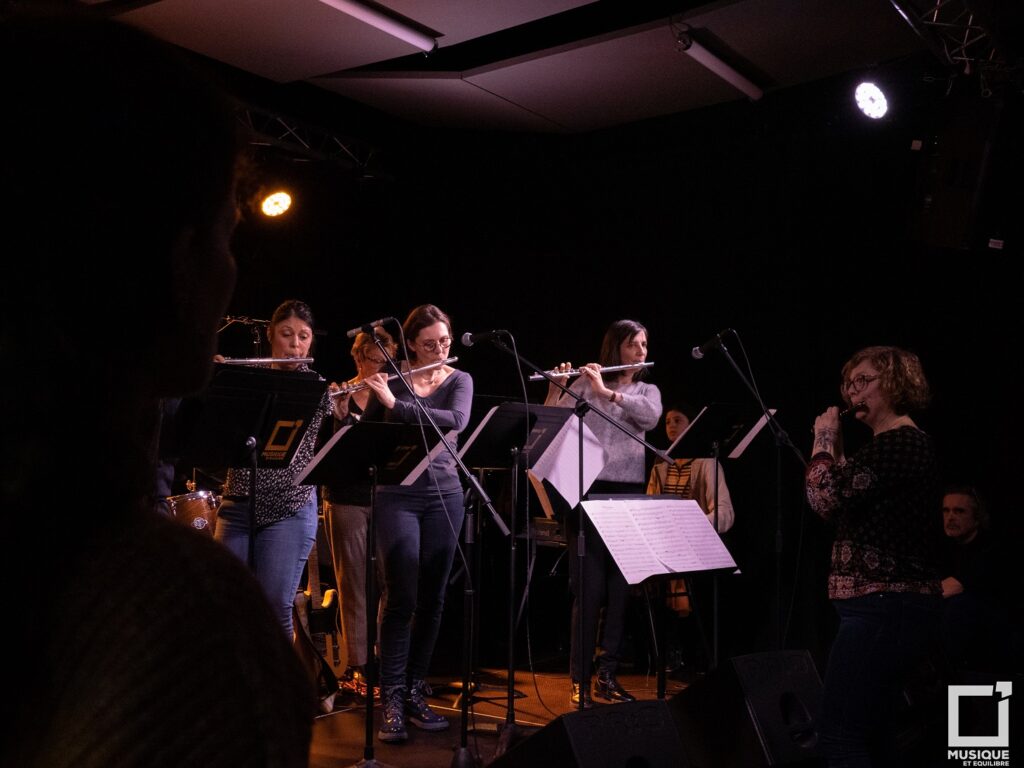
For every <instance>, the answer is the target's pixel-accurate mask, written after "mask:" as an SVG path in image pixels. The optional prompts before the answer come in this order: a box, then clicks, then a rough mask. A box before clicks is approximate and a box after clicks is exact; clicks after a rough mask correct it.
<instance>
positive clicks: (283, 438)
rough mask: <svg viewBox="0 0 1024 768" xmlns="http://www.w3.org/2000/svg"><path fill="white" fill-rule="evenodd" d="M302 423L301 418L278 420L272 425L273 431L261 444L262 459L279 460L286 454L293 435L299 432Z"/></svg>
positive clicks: (290, 445)
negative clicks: (264, 443) (262, 444)
mask: <svg viewBox="0 0 1024 768" xmlns="http://www.w3.org/2000/svg"><path fill="white" fill-rule="evenodd" d="M303 423H304V422H303V421H302V419H298V420H297V421H283V420H282V421H278V422H277V423H276V424H275V425H274V431H273V432H271V433H270V439H268V440H267V444H266V445H265V446H263V458H264V460H267V461H273V460H279V459H283V458H284V457H285V456H287V455H288V449H289V448H291V447H292V443H293V442H294V441H295V436H296V435H297V434H299V431H300V430H301V428H302V425H303ZM279 441H280V442H279Z"/></svg>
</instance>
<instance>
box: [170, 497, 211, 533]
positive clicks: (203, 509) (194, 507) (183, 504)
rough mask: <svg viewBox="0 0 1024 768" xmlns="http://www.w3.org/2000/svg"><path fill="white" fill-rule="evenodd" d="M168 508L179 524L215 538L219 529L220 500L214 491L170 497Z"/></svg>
mask: <svg viewBox="0 0 1024 768" xmlns="http://www.w3.org/2000/svg"><path fill="white" fill-rule="evenodd" d="M167 506H168V507H169V508H170V510H171V516H172V517H173V518H174V519H175V520H177V521H178V522H179V523H184V524H185V525H187V526H189V527H191V528H194V529H195V530H197V531H202V532H203V533H206V534H208V535H210V536H213V532H214V529H215V528H216V527H217V509H218V507H220V498H219V497H218V496H215V495H214V494H213V492H212V491H195V492H193V493H183V494H181V495H180V496H168V497H167Z"/></svg>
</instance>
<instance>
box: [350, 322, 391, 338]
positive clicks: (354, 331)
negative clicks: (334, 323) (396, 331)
mask: <svg viewBox="0 0 1024 768" xmlns="http://www.w3.org/2000/svg"><path fill="white" fill-rule="evenodd" d="M389 320H391V321H394V322H396V323H397V322H398V321H397V320H395V318H393V317H382V318H380V319H378V320H371V321H370V322H368V323H366V324H364V325H358V326H356V327H355V328H350V329H349V330H347V331H345V335H346V336H348V337H349V338H350V339H354V338H355V337H356V336H358V335H359V334H360V333H373V329H374V328H376V327H378V326H381V325H384V323H386V322H388V321H389Z"/></svg>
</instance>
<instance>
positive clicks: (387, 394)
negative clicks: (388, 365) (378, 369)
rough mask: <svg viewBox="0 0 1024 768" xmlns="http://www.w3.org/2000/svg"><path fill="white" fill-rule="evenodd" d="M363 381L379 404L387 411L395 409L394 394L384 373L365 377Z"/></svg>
mask: <svg viewBox="0 0 1024 768" xmlns="http://www.w3.org/2000/svg"><path fill="white" fill-rule="evenodd" d="M363 381H364V382H365V383H366V385H367V386H368V387H369V388H370V389H372V390H373V392H374V394H376V395H377V399H378V400H379V401H380V404H381V405H383V406H384V407H385V408H387V409H388V410H389V411H390V410H391V409H392V408H394V407H395V394H394V393H393V392H392V391H391V387H389V386H388V375H387V374H386V373H375V374H373V375H372V376H367V377H366V378H365V379H363Z"/></svg>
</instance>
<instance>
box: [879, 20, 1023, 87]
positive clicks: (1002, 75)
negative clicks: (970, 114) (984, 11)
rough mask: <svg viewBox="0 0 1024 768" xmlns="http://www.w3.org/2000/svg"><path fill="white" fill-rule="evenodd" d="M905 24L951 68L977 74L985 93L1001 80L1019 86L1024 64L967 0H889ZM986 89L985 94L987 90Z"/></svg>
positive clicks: (967, 73)
mask: <svg viewBox="0 0 1024 768" xmlns="http://www.w3.org/2000/svg"><path fill="white" fill-rule="evenodd" d="M890 2H891V3H892V5H893V6H894V7H895V8H896V10H897V11H898V12H899V13H900V15H901V16H903V18H904V19H905V20H906V21H907V23H908V24H910V26H911V27H912V28H913V29H914V31H915V32H917V33H918V35H920V36H921V37H922V38H923V39H924V40H925V42H926V43H927V44H928V45H929V47H930V48H931V49H932V51H933V52H934V53H935V54H936V56H938V57H939V58H940V59H941V60H942V61H943V62H944V63H945V64H946V65H948V66H949V67H950V68H951V69H952V70H953V71H955V72H957V73H959V74H963V75H965V76H968V77H970V76H972V75H977V76H978V78H979V82H980V84H981V88H982V92H983V94H985V95H990V94H991V89H992V88H993V87H994V86H996V85H999V84H1002V83H1007V82H1009V83H1011V84H1013V85H1015V86H1016V87H1018V88H1019V87H1020V86H1021V84H1022V79H1024V77H1022V76H1024V67H1022V65H1021V62H1020V60H1019V58H1018V57H1016V56H1015V55H1014V54H1013V53H1012V52H1011V51H1010V50H1009V49H1008V48H1006V47H1005V45H1003V43H1005V41H1004V40H1001V39H1000V38H999V37H998V35H997V31H996V30H994V29H990V28H989V27H987V26H986V24H987V23H988V20H986V19H985V18H984V17H983V16H981V15H979V14H977V13H975V11H974V10H973V9H972V7H971V4H970V3H969V0H890ZM986 92H987V93H986Z"/></svg>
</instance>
